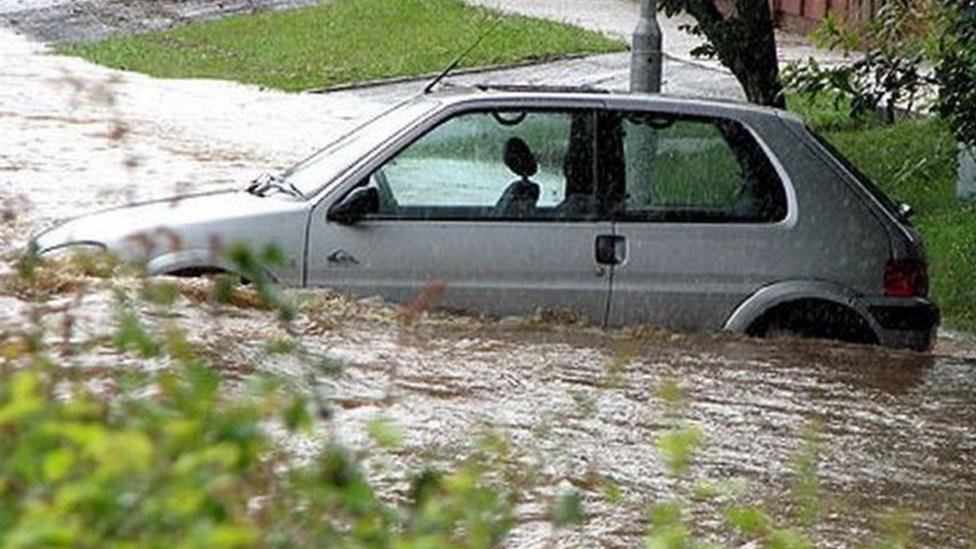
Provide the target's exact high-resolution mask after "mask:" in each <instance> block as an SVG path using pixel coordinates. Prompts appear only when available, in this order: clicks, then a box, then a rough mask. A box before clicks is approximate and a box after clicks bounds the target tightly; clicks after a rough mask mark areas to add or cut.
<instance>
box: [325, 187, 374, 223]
mask: <svg viewBox="0 0 976 549" xmlns="http://www.w3.org/2000/svg"><path fill="white" fill-rule="evenodd" d="M379 209H380V193H379V191H377V190H376V188H375V187H366V188H360V189H356V190H355V191H353V192H351V193H349V194H348V195H346V197H345V198H343V199H342V200H340V201H339V202H336V203H335V204H333V205H332V207H331V208H329V213H328V214H327V215H326V219H328V220H329V221H335V222H336V223H341V224H343V225H353V224H355V223H357V222H358V221H361V220H362V219H363V218H364V217H366V216H367V215H368V214H371V213H375V212H377V211H379Z"/></svg>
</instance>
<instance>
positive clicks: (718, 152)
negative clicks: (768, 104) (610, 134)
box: [614, 113, 787, 223]
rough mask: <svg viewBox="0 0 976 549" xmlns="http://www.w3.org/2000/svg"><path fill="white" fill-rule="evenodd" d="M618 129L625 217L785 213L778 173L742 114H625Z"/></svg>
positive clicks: (705, 218)
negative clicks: (726, 116) (731, 116)
mask: <svg viewBox="0 0 976 549" xmlns="http://www.w3.org/2000/svg"><path fill="white" fill-rule="evenodd" d="M618 131H619V135H620V143H619V146H620V148H622V151H623V159H624V166H623V169H624V173H623V178H624V187H625V189H624V192H623V196H622V197H619V202H621V203H619V204H617V205H616V206H615V208H614V209H615V210H616V212H617V214H618V217H619V218H622V219H624V220H635V221H641V220H643V221H669V222H687V223H696V222H697V223H714V222H727V223H757V222H758V223H762V222H776V221H780V220H782V219H783V218H785V217H786V210H787V203H786V192H785V190H784V187H783V183H782V181H781V180H780V178H779V175H778V174H777V173H776V170H775V169H774V168H773V165H772V163H771V162H770V160H769V158H767V156H766V153H765V151H763V149H762V147H761V146H760V145H759V143H757V142H756V140H755V138H754V137H753V135H752V133H751V132H749V131H748V130H747V129H746V128H745V127H744V126H742V125H741V124H739V123H738V122H735V121H731V120H719V119H706V118H685V117H675V116H672V115H660V114H647V113H641V114H624V115H622V116H621V117H620V118H619V130H618Z"/></svg>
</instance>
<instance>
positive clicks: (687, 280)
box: [603, 111, 791, 330]
mask: <svg viewBox="0 0 976 549" xmlns="http://www.w3.org/2000/svg"><path fill="white" fill-rule="evenodd" d="M604 124H605V125H606V126H608V128H604V130H603V131H604V133H607V134H609V135H611V136H612V137H611V138H608V139H606V140H603V142H604V154H605V155H606V157H607V159H606V162H607V164H608V165H615V166H617V168H616V169H610V170H609V171H611V172H614V173H618V174H619V175H618V176H617V178H616V182H615V183H613V184H612V185H613V188H611V190H610V194H611V195H612V198H611V200H612V201H613V207H612V209H613V217H614V220H615V235H616V238H617V245H618V246H619V247H620V248H621V250H620V251H619V252H618V255H619V256H620V257H621V258H622V259H621V261H620V263H619V264H618V265H617V266H616V268H615V269H614V276H613V283H612V289H611V296H612V298H611V306H610V314H609V322H610V323H611V324H618V325H619V324H636V323H646V324H656V325H663V326H669V327H673V328H678V329H692V330H715V329H721V328H722V327H723V325H724V323H725V321H726V319H727V318H728V317H729V315H731V314H732V312H733V311H734V309H735V307H736V306H738V304H740V303H742V301H744V300H745V299H746V298H747V297H748V296H750V295H752V293H754V292H755V291H757V290H759V289H760V288H762V287H763V286H765V285H766V284H769V283H772V282H774V281H776V280H777V278H778V277H779V276H781V275H782V274H783V273H787V272H788V269H787V265H785V263H784V262H783V261H781V259H782V258H783V257H786V256H787V255H788V254H787V252H788V250H789V247H790V246H791V243H790V238H789V237H790V228H791V221H789V220H787V213H788V203H787V202H788V201H787V192H786V188H785V187H784V183H783V181H782V180H781V177H780V175H779V172H778V171H777V169H776V168H775V167H774V163H773V162H772V161H771V159H770V158H769V157H768V156H767V153H766V150H765V148H764V147H763V146H762V145H761V144H760V143H759V142H758V140H757V139H756V137H755V134H754V133H753V132H751V131H750V130H749V129H748V128H747V127H746V126H745V125H743V124H742V123H740V122H738V121H736V120H731V119H723V118H720V117H706V116H683V115H680V114H675V113H659V112H640V111H630V112H626V111H618V112H611V113H610V114H608V115H607V116H606V117H605V120H604Z"/></svg>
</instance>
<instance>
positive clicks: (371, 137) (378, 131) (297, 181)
mask: <svg viewBox="0 0 976 549" xmlns="http://www.w3.org/2000/svg"><path fill="white" fill-rule="evenodd" d="M436 106H437V104H436V103H433V102H430V101H419V102H410V103H407V104H405V105H401V106H399V107H396V108H393V109H391V110H388V111H386V112H384V113H383V114H381V115H379V116H377V117H376V118H373V119H372V120H370V121H369V122H366V123H365V124H363V125H362V126H360V127H358V128H356V129H355V130H353V131H351V132H349V133H347V134H345V135H343V136H342V137H340V138H339V139H338V140H336V141H334V142H333V143H331V144H330V145H328V146H326V147H325V148H324V149H322V150H320V151H318V152H317V153H315V154H313V155H312V156H310V157H309V158H307V159H305V160H303V161H301V162H299V163H298V164H297V165H296V166H294V167H293V168H291V169H289V170H288V171H286V172H285V173H283V174H282V175H281V179H282V180H284V181H286V182H287V183H289V184H290V185H291V186H294V188H295V189H297V190H299V191H300V192H301V193H302V195H304V196H314V195H316V194H317V193H318V192H319V191H321V190H322V189H323V188H325V186H326V185H328V184H329V183H331V182H332V181H333V180H335V178H336V177H338V176H339V175H341V174H342V173H343V172H344V171H346V170H347V169H348V168H349V167H351V166H352V165H353V164H354V163H356V162H357V161H358V160H359V159H360V158H362V157H363V156H365V155H366V154H368V153H369V152H370V151H372V150H373V149H375V148H377V147H379V146H380V145H382V144H383V143H384V142H386V140H387V139H389V138H390V137H392V136H394V135H396V134H397V132H399V131H400V130H401V129H403V128H405V127H406V126H408V125H410V124H411V123H412V122H414V121H416V120H418V119H419V118H421V117H422V116H423V115H425V114H427V113H429V112H430V111H432V110H433V109H434V108H435V107H436Z"/></svg>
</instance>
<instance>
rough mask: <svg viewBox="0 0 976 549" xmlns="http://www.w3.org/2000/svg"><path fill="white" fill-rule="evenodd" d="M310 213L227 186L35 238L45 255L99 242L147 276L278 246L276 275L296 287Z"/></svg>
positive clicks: (219, 264)
mask: <svg viewBox="0 0 976 549" xmlns="http://www.w3.org/2000/svg"><path fill="white" fill-rule="evenodd" d="M308 210H309V205H308V203H307V202H304V201H294V200H290V199H278V198H272V197H268V198H260V197H256V196H253V195H250V194H248V193H245V192H240V191H225V192H218V193H209V194H205V195H196V196H188V197H182V198H180V199H174V200H161V201H155V202H149V203H145V204H139V205H136V206H130V207H125V208H115V209H111V210H106V211H103V212H100V213H96V214H92V215H89V216H85V217H82V218H77V219H74V220H71V221H68V222H67V223H64V224H62V225H60V226H59V227H57V228H55V229H52V230H50V231H48V232H46V233H44V234H42V235H40V236H38V237H37V238H36V239H35V242H36V243H37V245H38V248H39V250H40V251H42V252H45V251H49V250H52V249H54V248H56V247H60V246H66V245H70V244H71V243H73V242H97V243H100V244H102V245H104V246H105V247H106V248H107V249H108V250H109V251H110V252H112V253H113V254H115V255H117V256H119V257H120V258H121V259H123V260H125V261H134V262H138V263H142V264H144V265H146V267H147V269H148V271H149V272H150V274H168V273H172V272H175V271H179V270H182V269H187V268H191V267H193V268H217V269H223V270H230V265H228V264H227V261H226V260H225V259H224V258H223V256H222V253H221V250H222V249H223V248H224V247H225V246H227V245H229V244H232V243H235V242H247V243H248V244H249V245H250V246H252V247H254V248H256V249H257V248H262V247H265V246H276V247H278V248H279V249H281V250H282V251H284V252H285V253H286V263H285V265H283V266H281V267H279V268H276V270H275V273H274V278H275V279H276V280H279V281H281V282H282V283H285V284H291V285H300V284H301V283H302V279H301V274H302V269H301V266H302V265H301V264H302V251H303V249H304V238H305V230H304V227H305V220H306V218H307V216H308Z"/></svg>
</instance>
